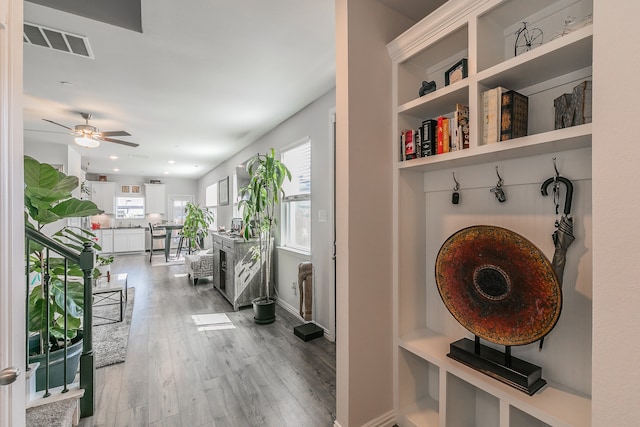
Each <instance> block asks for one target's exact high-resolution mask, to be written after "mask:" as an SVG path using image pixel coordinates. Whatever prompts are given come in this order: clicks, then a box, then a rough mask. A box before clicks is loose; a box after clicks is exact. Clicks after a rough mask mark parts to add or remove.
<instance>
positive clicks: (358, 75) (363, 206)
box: [336, 0, 411, 427]
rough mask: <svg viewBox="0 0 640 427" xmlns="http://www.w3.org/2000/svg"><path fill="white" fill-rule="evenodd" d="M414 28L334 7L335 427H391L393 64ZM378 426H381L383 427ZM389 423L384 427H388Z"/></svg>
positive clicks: (367, 10)
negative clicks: (396, 43) (392, 53)
mask: <svg viewBox="0 0 640 427" xmlns="http://www.w3.org/2000/svg"><path fill="white" fill-rule="evenodd" d="M410 24H411V22H409V20H408V19H406V18H405V17H402V16H400V15H398V14H397V13H395V12H393V11H391V10H389V9H387V8H386V7H384V6H382V5H380V4H379V3H378V2H375V1H370V0H338V1H337V2H336V31H337V34H336V43H337V47H336V51H337V58H336V70H337V71H336V112H337V143H336V154H337V156H336V179H337V182H338V183H339V184H338V186H337V189H336V209H337V212H336V226H337V295H336V302H337V314H338V320H337V322H338V336H337V346H336V352H337V360H336V363H337V365H336V370H337V381H336V385H337V390H336V395H337V396H336V404H337V408H336V411H337V423H338V424H339V425H340V426H342V427H350V426H362V425H364V424H367V423H371V422H372V421H373V420H374V419H377V421H376V423H375V424H371V425H391V424H393V412H392V411H393V336H392V331H393V325H392V319H393V315H392V276H391V271H392V247H391V246H392V245H391V242H392V238H391V237H392V236H391V224H392V210H391V199H392V191H391V190H392V173H391V172H392V171H391V162H390V161H389V157H390V155H391V153H392V152H391V148H390V145H389V141H393V140H395V138H394V137H393V136H392V129H391V126H392V124H391V113H392V110H391V105H392V102H391V60H390V58H389V55H388V53H387V47H386V44H387V43H388V42H389V41H391V40H392V39H393V38H394V37H396V36H397V35H398V34H400V33H401V32H402V31H403V30H405V29H406V28H407V27H408V26H409V25H410ZM380 417H382V419H381V418H380ZM382 423H384V424H382Z"/></svg>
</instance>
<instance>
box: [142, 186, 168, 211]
mask: <svg viewBox="0 0 640 427" xmlns="http://www.w3.org/2000/svg"><path fill="white" fill-rule="evenodd" d="M165 193H166V190H165V184H145V185H144V195H145V211H146V212H147V213H148V214H163V215H164V214H165V213H166V210H167V196H166V194H165Z"/></svg>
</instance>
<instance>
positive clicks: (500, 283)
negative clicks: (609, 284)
mask: <svg viewBox="0 0 640 427" xmlns="http://www.w3.org/2000/svg"><path fill="white" fill-rule="evenodd" d="M436 283H437V285H438V291H439V292H440V296H441V297H442V301H443V302H444V304H445V305H446V306H447V308H448V309H449V311H450V312H451V314H452V315H453V317H455V319H456V320H457V321H458V322H460V324H462V326H464V327H465V328H467V329H468V330H469V331H471V332H472V333H473V334H475V335H477V336H479V337H480V338H483V339H485V340H487V341H490V342H493V343H496V344H500V345H524V344H530V343H532V342H534V341H537V340H539V339H540V338H542V337H544V336H545V335H546V334H548V333H549V331H551V329H553V327H554V326H555V324H556V322H557V321H558V317H560V311H561V309H562V290H561V288H560V283H559V282H558V278H557V277H556V275H555V273H554V272H553V269H552V268H551V264H550V262H549V260H548V259H547V258H546V257H545V256H544V254H543V253H542V252H540V250H539V249H538V248H537V247H536V246H535V245H534V244H533V243H531V242H530V241H529V240H527V239H526V238H524V237H522V236H521V235H519V234H517V233H514V232H513V231H510V230H507V229H505V228H501V227H495V226H489V225H477V226H473V227H468V228H464V229H462V230H460V231H458V232H456V233H454V234H453V235H452V236H451V237H449V238H448V239H447V240H446V241H445V242H444V244H443V245H442V247H441V248H440V251H439V252H438V257H437V258H436Z"/></svg>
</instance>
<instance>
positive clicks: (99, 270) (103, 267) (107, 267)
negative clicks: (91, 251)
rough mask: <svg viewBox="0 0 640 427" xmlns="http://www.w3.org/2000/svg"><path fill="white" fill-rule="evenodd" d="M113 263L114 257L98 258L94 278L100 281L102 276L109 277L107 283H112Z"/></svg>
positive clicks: (103, 256) (99, 256)
mask: <svg viewBox="0 0 640 427" xmlns="http://www.w3.org/2000/svg"><path fill="white" fill-rule="evenodd" d="M112 263H113V255H98V256H97V257H96V267H95V269H94V270H93V278H94V279H98V278H100V277H102V276H106V277H107V281H111V264H112Z"/></svg>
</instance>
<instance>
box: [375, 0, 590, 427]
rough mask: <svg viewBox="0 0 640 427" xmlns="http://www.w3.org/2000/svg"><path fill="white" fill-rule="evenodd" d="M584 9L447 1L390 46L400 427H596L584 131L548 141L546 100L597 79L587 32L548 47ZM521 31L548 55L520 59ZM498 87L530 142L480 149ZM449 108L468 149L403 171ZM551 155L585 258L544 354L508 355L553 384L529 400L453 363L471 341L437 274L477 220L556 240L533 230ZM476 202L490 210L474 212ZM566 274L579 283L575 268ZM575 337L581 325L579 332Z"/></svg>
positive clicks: (511, 0)
mask: <svg viewBox="0 0 640 427" xmlns="http://www.w3.org/2000/svg"><path fill="white" fill-rule="evenodd" d="M592 10H593V2H592V0H540V1H530V0H483V1H471V0H450V1H448V2H447V3H445V5H444V6H443V7H441V8H440V9H438V10H436V11H435V12H434V13H433V14H431V15H430V16H428V17H426V18H425V19H423V20H422V21H420V22H418V23H417V24H416V25H414V26H413V27H411V28H410V29H409V30H407V31H406V32H405V33H403V34H402V35H400V36H399V37H398V38H397V39H395V40H394V41H392V42H391V43H389V44H388V45H387V48H388V51H389V54H390V56H391V59H392V63H393V65H392V67H393V68H392V71H393V72H392V76H393V81H392V88H393V130H394V131H393V135H394V138H393V139H392V141H390V146H391V147H392V148H391V151H390V153H393V156H392V158H393V162H394V165H393V192H394V194H393V217H394V219H393V235H394V245H393V246H394V254H393V258H394V262H393V268H394V271H393V295H394V297H393V301H394V316H395V319H394V321H393V324H394V327H395V330H394V343H395V349H394V352H395V354H394V360H395V372H394V402H395V412H396V416H397V422H398V425H400V426H402V427H406V426H421V427H423V426H440V427H443V426H444V427H448V426H458V425H474V426H499V427H515V426H518V427H532V426H548V425H550V426H580V427H583V426H590V425H591V397H590V393H591V390H590V381H589V378H590V372H591V347H590V342H591V329H590V328H591V326H590V323H591V322H590V318H591V302H590V300H589V298H590V288H591V283H590V274H591V265H592V262H591V255H590V253H588V251H589V249H590V243H591V242H590V239H591V229H590V227H591V225H590V202H591V170H590V168H591V165H590V155H591V150H590V149H591V128H592V125H591V124H590V123H588V124H583V125H578V126H574V127H570V128H565V129H559V130H554V107H553V100H554V99H555V98H557V97H559V96H560V95H562V94H563V93H570V92H571V89H572V88H573V87H574V86H576V85H577V84H579V83H580V82H581V81H584V80H591V79H592V76H591V73H592V72H591V63H592V56H593V55H592V48H593V27H592V26H591V25H587V26H584V27H582V28H578V29H576V30H575V31H572V32H569V33H568V34H565V35H563V36H558V37H554V36H555V35H556V34H559V33H560V32H562V30H563V26H564V21H565V18H566V17H567V16H574V17H583V16H586V15H588V14H590V13H592ZM523 21H527V22H528V23H529V27H530V28H533V27H539V28H541V29H542V30H543V32H544V44H543V45H541V46H539V47H537V48H535V49H533V50H531V51H529V52H525V53H523V54H520V55H518V56H514V42H515V32H516V31H517V30H518V28H519V27H520V25H521V23H522V22H523ZM462 58H467V59H468V77H466V78H464V79H462V80H459V81H456V82H454V83H452V84H450V85H448V86H445V82H444V72H445V71H446V70H447V69H449V67H451V66H452V65H454V64H455V63H457V62H458V61H459V60H460V59H462ZM431 80H435V81H436V84H437V90H436V91H434V92H431V93H429V94H427V95H425V96H422V97H419V96H418V90H419V89H420V86H421V83H422V81H431ZM596 83H597V82H596ZM497 86H503V87H506V88H507V89H513V90H516V91H518V92H520V93H522V94H524V95H526V96H528V97H529V123H528V128H529V129H528V136H525V137H522V138H517V139H513V140H509V141H502V142H499V143H494V144H485V145H483V143H482V135H483V114H482V111H483V103H482V93H483V92H484V91H485V90H487V89H490V88H493V87H497ZM594 87H595V86H594ZM457 103H461V104H464V105H468V106H469V118H470V144H469V145H470V148H468V149H465V150H461V151H454V152H450V153H445V154H440V155H435V156H430V157H423V158H417V159H413V160H407V161H400V147H399V135H400V133H401V131H402V130H403V129H418V128H419V127H420V124H421V122H422V121H423V120H426V119H434V118H437V117H438V116H440V115H446V114H449V113H451V112H453V111H455V108H456V104H457ZM556 156H557V157H558V158H559V160H560V161H561V162H562V166H564V168H563V167H561V168H560V169H561V170H560V172H561V173H562V174H563V175H565V173H567V171H568V170H571V173H572V174H573V175H571V176H570V177H571V178H572V179H573V180H574V185H577V186H578V188H579V190H578V191H576V193H574V194H577V196H575V195H574V201H575V197H580V198H581V199H580V203H579V205H580V207H576V221H577V222H579V223H580V224H581V225H580V230H579V231H578V230H576V231H577V232H579V233H580V236H576V237H577V240H576V241H578V240H579V241H580V243H578V247H581V248H582V249H583V251H582V252H583V254H582V257H581V258H580V265H579V268H580V269H581V273H582V274H581V275H580V276H581V277H579V278H578V279H576V275H577V272H573V273H570V274H573V276H572V277H571V279H572V280H571V281H570V282H572V283H569V284H568V283H566V277H567V276H566V274H565V285H564V287H563V293H565V295H566V300H565V301H566V306H565V307H563V313H562V315H561V317H560V320H559V323H558V325H557V326H556V328H555V329H554V330H553V331H552V333H551V334H550V335H549V339H548V340H546V341H545V348H544V349H543V350H542V351H540V352H538V350H537V348H536V349H535V352H534V351H533V350H531V349H529V348H527V349H519V348H517V347H513V349H514V350H513V351H514V352H519V351H522V352H527V353H526V356H525V357H524V358H525V359H527V358H529V357H533V358H534V359H535V358H537V359H538V360H532V361H531V362H532V363H536V362H537V363H536V364H538V365H542V366H543V372H542V374H543V377H544V378H545V379H546V380H547V381H548V385H547V386H545V387H544V388H543V389H542V390H540V391H539V392H538V393H536V394H534V395H533V396H528V395H527V394H525V393H522V392H520V391H517V390H516V389H514V388H511V387H509V386H507V385H505V384H503V383H501V382H499V381H496V380H494V379H492V378H490V377H489V376H486V375H483V374H481V373H479V372H478V371H476V370H474V369H471V368H469V367H467V366H465V365H463V364H461V363H458V362H456V361H454V360H452V359H450V358H449V357H447V354H448V353H449V345H450V343H452V342H454V341H456V340H458V339H460V338H462V337H465V336H466V337H472V335H470V334H469V333H468V332H467V331H466V330H464V328H462V327H461V326H460V325H459V324H458V323H457V322H456V321H455V319H454V318H453V316H451V315H450V313H449V312H448V311H447V309H446V307H445V306H444V304H443V303H442V301H441V300H440V298H439V294H438V292H437V287H436V283H435V278H434V264H435V257H436V256H437V253H438V249H439V248H440V246H441V245H442V243H443V242H444V240H445V239H446V237H447V236H448V235H450V234H452V231H457V229H460V228H463V227H464V226H468V225H475V224H476V223H478V222H477V221H481V222H485V223H492V224H495V225H502V226H506V228H511V229H514V231H516V232H519V233H520V234H523V235H527V234H533V235H534V236H535V237H536V238H537V237H538V236H539V235H541V234H542V233H543V232H542V231H540V229H542V228H543V227H547V228H546V231H544V233H546V232H547V231H548V233H549V234H550V233H551V232H552V231H553V228H552V226H553V216H552V215H551V217H552V218H551V222H548V221H547V218H546V217H543V218H542V219H541V214H540V212H543V211H540V210H536V209H538V204H540V203H543V202H544V203H546V202H548V201H547V200H545V201H543V202H540V201H538V199H536V197H540V184H539V183H541V182H542V181H537V180H538V179H539V178H540V177H539V176H538V175H540V176H541V177H542V178H543V179H542V180H544V179H546V178H548V177H550V176H552V174H553V166H552V163H551V161H552V158H553V157H556ZM547 157H548V160H547ZM498 164H502V165H503V166H504V169H500V170H501V173H502V174H503V177H504V174H505V173H509V179H510V180H511V182H510V183H511V184H513V187H511V188H509V195H508V197H509V199H508V203H505V204H503V205H501V206H504V207H501V208H500V209H501V210H498V208H497V205H498V204H497V203H496V201H495V200H493V199H492V198H493V195H491V193H489V191H488V189H489V188H490V187H491V185H495V182H496V180H497V179H496V174H495V169H494V167H495V166H497V165H498ZM505 165H506V166H505ZM543 167H544V168H545V169H544V170H543V171H541V170H540V169H541V168H543ZM571 167H574V169H573V170H572V169H570V168H571ZM505 169H506V172H505ZM461 170H462V172H463V173H462V175H464V177H463V179H462V180H461V181H462V182H461V185H462V191H461V198H462V201H461V204H460V205H455V206H454V205H452V204H451V202H450V200H451V192H452V188H453V187H454V181H453V179H452V172H455V173H456V177H458V179H460V175H461V174H460V172H461ZM576 171H579V172H576ZM563 172H564V173H563ZM485 173H486V174H487V178H486V179H485V178H484V174H485ZM565 176H566V175H565ZM464 178H467V179H466V181H465V180H464ZM487 180H493V181H492V182H493V184H489V185H487V184H486V181H487ZM538 182H539V183H538ZM525 190H526V191H529V190H532V191H533V193H526V194H525V193H524V191H525ZM474 191H475V192H477V193H478V194H482V195H485V196H486V197H485V198H482V199H478V200H480V203H471V201H472V200H473V197H474V194H475V193H474ZM531 200H533V202H531V203H529V201H531ZM527 203H529V204H527ZM549 203H551V202H549ZM544 206H545V208H546V207H547V204H545V205H544ZM456 209H457V210H456ZM465 209H467V210H465ZM580 209H581V210H580ZM546 239H549V237H548V235H547V237H546ZM540 241H542V242H545V243H544V244H545V245H546V244H547V243H546V242H547V240H544V239H543V240H540ZM572 250H573V251H574V253H575V251H579V249H577V248H573V247H572V248H570V249H569V251H572ZM585 253H586V255H584V254H585ZM551 254H552V253H546V255H547V256H548V257H550V255H551ZM575 256H576V257H578V256H580V255H575ZM573 268H574V270H577V268H576V267H575V264H573ZM581 319H582V320H581ZM581 324H588V326H586V327H584V326H583V328H584V329H580V330H576V328H577V326H576V325H581ZM576 336H577V337H579V338H575V337H576ZM530 346H532V345H530ZM523 347H526V346H523ZM502 350H503V348H502ZM550 354H553V355H560V357H550ZM567 378H569V380H567ZM585 378H586V380H584V379H585Z"/></svg>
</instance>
